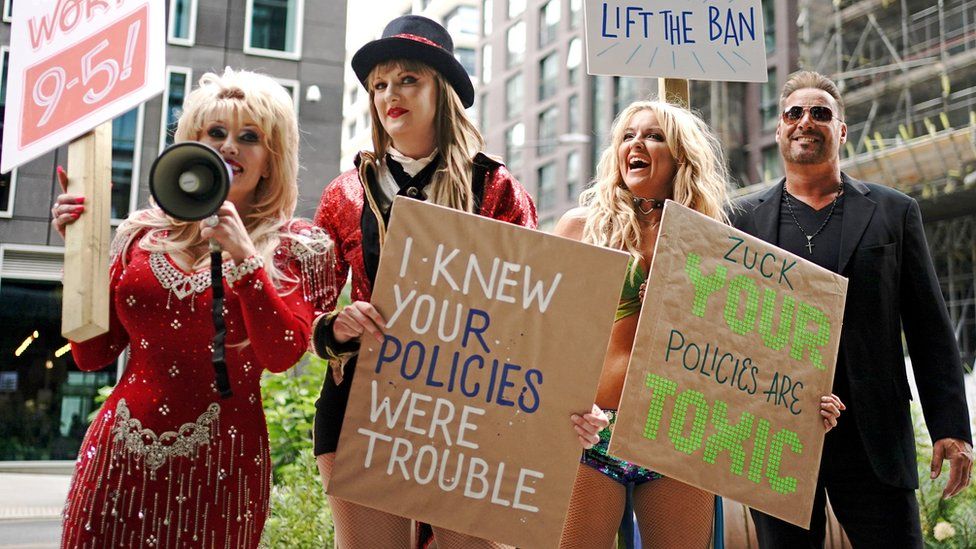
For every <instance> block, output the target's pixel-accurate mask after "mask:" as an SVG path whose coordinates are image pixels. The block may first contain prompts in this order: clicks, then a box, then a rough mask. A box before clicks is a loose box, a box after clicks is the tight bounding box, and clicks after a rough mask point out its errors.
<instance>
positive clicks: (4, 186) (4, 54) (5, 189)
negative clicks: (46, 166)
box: [0, 49, 14, 212]
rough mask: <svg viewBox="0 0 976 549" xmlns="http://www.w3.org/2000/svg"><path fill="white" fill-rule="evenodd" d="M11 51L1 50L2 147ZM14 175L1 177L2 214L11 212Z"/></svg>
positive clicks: (0, 209) (0, 202) (0, 128)
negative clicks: (8, 63)
mask: <svg viewBox="0 0 976 549" xmlns="http://www.w3.org/2000/svg"><path fill="white" fill-rule="evenodd" d="M9 53H10V52H9V51H8V50H6V49H3V50H0V147H2V146H3V117H4V115H5V114H6V112H7V60H8V59H9V58H10V55H9ZM13 173H14V171H13V170H11V171H10V173H5V174H3V175H0V212H9V211H10V207H11V206H12V204H11V203H10V199H11V196H10V194H11V192H10V191H11V189H12V186H13Z"/></svg>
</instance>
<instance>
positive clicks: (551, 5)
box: [539, 0, 563, 48]
mask: <svg viewBox="0 0 976 549" xmlns="http://www.w3.org/2000/svg"><path fill="white" fill-rule="evenodd" d="M562 1H563V0H549V1H548V2H546V5H545V6H543V7H542V11H541V13H540V14H539V15H540V17H539V47H540V48H543V47H545V46H547V45H549V44H551V43H552V42H553V41H554V40H555V39H556V35H557V34H558V32H559V17H560V11H561V10H560V9H559V6H560V5H561V4H562Z"/></svg>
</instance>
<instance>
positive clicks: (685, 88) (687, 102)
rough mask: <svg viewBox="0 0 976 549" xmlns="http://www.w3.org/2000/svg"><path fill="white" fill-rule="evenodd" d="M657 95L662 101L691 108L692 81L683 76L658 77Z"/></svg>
mask: <svg viewBox="0 0 976 549" xmlns="http://www.w3.org/2000/svg"><path fill="white" fill-rule="evenodd" d="M657 96H658V98H659V99H661V100H662V101H667V102H668V103H671V104H674V105H678V106H681V107H684V108H686V109H688V108H691V83H690V82H689V81H688V80H685V79H683V78H658V79H657Z"/></svg>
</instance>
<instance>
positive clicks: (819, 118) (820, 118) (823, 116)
mask: <svg viewBox="0 0 976 549" xmlns="http://www.w3.org/2000/svg"><path fill="white" fill-rule="evenodd" d="M808 110H809V111H810V118H812V119H813V120H814V121H815V122H820V123H823V124H826V123H827V122H830V121H831V120H833V119H834V111H832V110H830V107H822V106H820V105H815V106H813V107H801V106H799V105H796V106H794V107H790V108H788V109H786V110H785V111H783V122H786V123H787V124H795V123H796V122H799V121H800V119H801V118H803V113H804V112H806V111H808ZM837 120H840V118H838V119H837ZM840 121H841V122H843V120H840Z"/></svg>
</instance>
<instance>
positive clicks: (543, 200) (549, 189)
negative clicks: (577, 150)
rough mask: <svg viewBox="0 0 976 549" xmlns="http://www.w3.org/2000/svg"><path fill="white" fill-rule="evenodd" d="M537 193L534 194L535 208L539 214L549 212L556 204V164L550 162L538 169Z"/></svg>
mask: <svg viewBox="0 0 976 549" xmlns="http://www.w3.org/2000/svg"><path fill="white" fill-rule="evenodd" d="M538 175H539V192H538V193H536V197H535V207H536V209H537V210H539V211H540V212H546V211H549V210H551V209H552V208H553V207H554V206H555V205H556V204H555V202H556V164H555V163H554V162H550V163H548V164H545V165H543V166H540V167H539V170H538Z"/></svg>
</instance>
